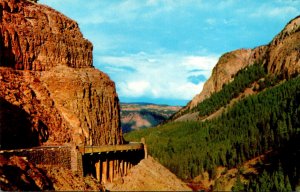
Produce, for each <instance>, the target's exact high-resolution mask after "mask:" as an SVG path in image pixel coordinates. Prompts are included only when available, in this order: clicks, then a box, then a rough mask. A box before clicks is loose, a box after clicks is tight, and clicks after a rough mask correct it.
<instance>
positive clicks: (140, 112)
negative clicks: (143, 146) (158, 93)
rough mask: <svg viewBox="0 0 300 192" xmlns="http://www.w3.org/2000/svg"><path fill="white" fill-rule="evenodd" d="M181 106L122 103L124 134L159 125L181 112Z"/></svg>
mask: <svg viewBox="0 0 300 192" xmlns="http://www.w3.org/2000/svg"><path fill="white" fill-rule="evenodd" d="M180 109H181V107H180V106H168V105H156V104H151V103H121V126H122V131H123V133H127V132H130V131H133V130H140V129H143V128H149V127H154V126H157V125H159V124H160V123H163V122H164V121H166V120H167V119H168V118H169V117H170V116H171V115H173V114H174V113H176V112H177V111H178V110H180Z"/></svg>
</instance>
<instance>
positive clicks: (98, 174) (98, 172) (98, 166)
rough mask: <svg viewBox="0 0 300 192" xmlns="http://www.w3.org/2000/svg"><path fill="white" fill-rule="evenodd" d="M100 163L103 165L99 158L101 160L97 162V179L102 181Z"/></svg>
mask: <svg viewBox="0 0 300 192" xmlns="http://www.w3.org/2000/svg"><path fill="white" fill-rule="evenodd" d="M100 165H101V161H100V160H99V161H97V162H96V163H95V168H96V179H97V180H98V181H100V179H101V178H100Z"/></svg>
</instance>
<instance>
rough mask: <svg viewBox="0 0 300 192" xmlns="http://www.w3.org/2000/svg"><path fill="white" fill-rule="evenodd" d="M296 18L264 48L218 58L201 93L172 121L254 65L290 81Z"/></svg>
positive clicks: (298, 40)
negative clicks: (261, 66) (260, 65)
mask: <svg viewBox="0 0 300 192" xmlns="http://www.w3.org/2000/svg"><path fill="white" fill-rule="evenodd" d="M299 50H300V16H298V17H296V18H295V19H293V20H292V21H290V22H289V23H288V24H287V25H286V26H285V28H284V29H283V30H282V31H281V32H280V33H279V34H278V35H277V36H276V37H275V38H274V39H273V40H272V41H271V42H270V43H269V44H268V45H265V46H259V47H256V48H254V49H240V50H235V51H232V52H229V53H225V54H224V55H222V56H221V57H220V59H219V61H218V63H217V64H216V66H215V67H214V69H213V71H212V75H211V77H210V78H209V79H208V80H207V82H206V83H205V84H204V87H203V90H202V91H201V92H200V93H199V94H198V95H196V96H195V97H194V98H193V99H192V100H191V101H190V102H189V103H188V105H187V106H186V107H184V108H182V109H181V110H180V111H179V112H178V113H177V114H176V115H175V116H174V117H173V119H176V118H178V117H180V116H181V115H182V114H183V113H184V112H185V111H186V110H189V109H192V108H194V107H195V106H197V104H198V103H200V102H202V101H203V100H204V99H206V98H208V97H210V95H211V94H212V93H215V92H218V91H220V90H221V89H222V87H223V85H224V84H226V83H228V82H230V81H232V80H233V78H234V76H235V75H236V73H237V72H238V71H239V70H241V69H243V68H245V67H247V66H249V65H252V64H254V63H260V62H261V63H263V64H264V65H265V66H266V68H267V70H268V73H270V74H276V75H281V76H284V77H290V76H293V75H295V74H299V73H300V59H299V58H300V51H299Z"/></svg>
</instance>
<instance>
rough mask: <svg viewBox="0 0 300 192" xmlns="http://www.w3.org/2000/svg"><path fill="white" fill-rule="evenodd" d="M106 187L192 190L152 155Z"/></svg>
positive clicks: (134, 189) (116, 189)
mask: <svg viewBox="0 0 300 192" xmlns="http://www.w3.org/2000/svg"><path fill="white" fill-rule="evenodd" d="M105 187H106V189H107V190H112V191H191V189H190V188H189V187H188V186H187V185H186V184H185V183H183V181H181V180H180V179H178V178H177V177H176V176H175V175H174V174H173V173H171V172H170V171H169V170H168V169H167V168H165V167H164V166H162V165H161V164H159V163H158V162H157V161H155V160H154V159H153V158H152V157H148V159H144V160H142V161H141V162H140V163H139V164H138V165H137V166H135V167H133V168H132V169H131V170H130V172H129V174H128V175H127V176H126V177H124V178H122V179H119V180H117V181H115V182H114V183H109V184H106V185H105Z"/></svg>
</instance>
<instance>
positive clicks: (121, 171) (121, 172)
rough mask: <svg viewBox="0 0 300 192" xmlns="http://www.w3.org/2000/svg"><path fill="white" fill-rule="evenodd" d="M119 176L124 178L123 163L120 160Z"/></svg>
mask: <svg viewBox="0 0 300 192" xmlns="http://www.w3.org/2000/svg"><path fill="white" fill-rule="evenodd" d="M120 176H121V177H123V176H124V161H123V160H121V162H120Z"/></svg>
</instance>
